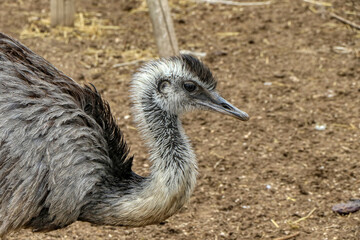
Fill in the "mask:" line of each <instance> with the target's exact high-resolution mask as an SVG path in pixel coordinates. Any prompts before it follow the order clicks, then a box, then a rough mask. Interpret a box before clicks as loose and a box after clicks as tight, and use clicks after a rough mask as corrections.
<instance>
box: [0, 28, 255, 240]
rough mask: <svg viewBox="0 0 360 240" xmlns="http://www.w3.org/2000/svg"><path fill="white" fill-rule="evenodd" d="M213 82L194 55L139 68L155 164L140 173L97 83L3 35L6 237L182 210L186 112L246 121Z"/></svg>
mask: <svg viewBox="0 0 360 240" xmlns="http://www.w3.org/2000/svg"><path fill="white" fill-rule="evenodd" d="M215 88H216V80H215V79H214V77H213V75H212V74H211V72H210V70H209V69H208V68H207V67H206V66H205V65H204V64H203V63H201V62H200V61H199V60H198V59H196V58H194V57H192V56H189V55H181V56H177V57H172V58H167V59H160V60H156V61H152V62H150V63H148V64H146V65H144V66H143V67H142V68H140V70H139V71H138V72H137V73H136V74H135V75H134V76H133V79H132V87H131V89H132V100H133V104H134V107H133V110H134V117H135V121H136V122H137V123H138V126H139V129H140V131H141V133H142V135H143V137H144V139H145V140H146V143H147V145H148V147H149V155H150V161H151V163H152V166H151V173H150V175H149V176H147V177H142V176H139V175H137V174H135V173H134V172H133V171H132V170H131V165H132V157H130V156H129V154H128V153H129V149H128V147H127V145H126V143H125V140H124V138H123V135H122V133H121V131H120V129H119V127H118V126H117V124H116V122H115V120H114V118H113V116H112V115H111V112H110V108H109V106H108V104H107V103H106V102H105V101H104V100H103V99H102V98H101V96H100V94H99V93H98V92H97V91H96V89H95V88H94V87H89V86H85V87H82V86H80V85H79V84H77V83H76V82H75V81H73V80H72V79H71V78H69V77H67V76H66V75H64V74H63V73H62V72H60V71H59V70H57V69H56V68H55V67H53V66H52V65H51V64H50V63H48V62H47V61H46V60H44V59H43V58H41V57H40V56H38V55H36V54H35V53H33V52H32V51H30V50H29V49H28V48H26V47H25V46H24V45H22V44H21V43H19V42H17V41H15V40H14V39H12V38H10V37H8V36H6V35H4V34H0V236H4V235H5V234H6V233H8V232H9V231H13V230H16V229H19V228H24V227H25V228H32V229H34V230H35V231H50V230H54V229H58V228H62V227H65V226H67V225H69V224H71V223H73V222H74V221H77V220H81V221H88V222H91V223H95V224H108V225H124V226H144V225H148V224H153V223H159V222H161V221H163V220H165V219H166V218H168V217H170V216H171V215H173V214H174V213H176V212H177V211H178V210H179V209H180V208H181V207H182V206H183V205H184V204H185V203H186V202H187V201H188V199H189V197H190V195H191V193H192V191H193V189H194V186H195V182H196V175H197V164H196V159H195V155H194V152H193V150H192V149H191V146H190V143H189V140H188V138H187V136H186V135H185V133H184V130H183V128H182V125H181V121H180V119H179V117H180V116H181V115H182V114H183V113H185V112H187V111H189V110H194V109H203V110H214V111H217V112H220V113H224V114H228V115H231V116H233V117H235V118H238V119H240V120H248V115H247V114H246V113H245V112H242V111H241V110H239V109H237V108H236V107H234V106H232V105H231V104H230V103H229V102H227V101H226V100H225V99H223V98H222V97H221V96H220V95H219V94H218V93H217V92H216V90H215Z"/></svg>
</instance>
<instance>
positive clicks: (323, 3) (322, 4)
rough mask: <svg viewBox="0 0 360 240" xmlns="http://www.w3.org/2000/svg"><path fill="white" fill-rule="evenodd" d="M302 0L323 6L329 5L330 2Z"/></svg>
mask: <svg viewBox="0 0 360 240" xmlns="http://www.w3.org/2000/svg"><path fill="white" fill-rule="evenodd" d="M303 1H304V2H307V3H312V4H315V5H319V6H325V7H331V6H332V4H331V3H328V2H321V1H314V0H303Z"/></svg>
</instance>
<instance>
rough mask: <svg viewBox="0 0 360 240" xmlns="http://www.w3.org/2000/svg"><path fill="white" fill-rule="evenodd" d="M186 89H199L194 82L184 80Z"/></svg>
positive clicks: (191, 90) (189, 90)
mask: <svg viewBox="0 0 360 240" xmlns="http://www.w3.org/2000/svg"><path fill="white" fill-rule="evenodd" d="M184 89H185V90H186V91H188V92H193V91H195V90H196V89H197V86H196V84H195V83H193V82H184Z"/></svg>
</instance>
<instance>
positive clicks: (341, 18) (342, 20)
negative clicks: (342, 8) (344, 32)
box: [330, 13, 360, 30]
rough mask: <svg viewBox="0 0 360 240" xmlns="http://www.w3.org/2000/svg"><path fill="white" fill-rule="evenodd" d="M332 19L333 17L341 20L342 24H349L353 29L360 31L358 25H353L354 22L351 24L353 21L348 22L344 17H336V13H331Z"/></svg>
mask: <svg viewBox="0 0 360 240" xmlns="http://www.w3.org/2000/svg"><path fill="white" fill-rule="evenodd" d="M330 17H333V18H335V19H337V20H339V21H340V22H342V23H345V24H348V25H350V26H351V27H353V28H356V29H358V30H360V25H357V24H356V23H353V22H351V21H349V20H347V19H345V18H343V17H340V16H338V15H336V14H335V13H330Z"/></svg>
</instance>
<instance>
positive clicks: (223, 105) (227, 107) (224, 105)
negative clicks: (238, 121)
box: [221, 103, 231, 110]
mask: <svg viewBox="0 0 360 240" xmlns="http://www.w3.org/2000/svg"><path fill="white" fill-rule="evenodd" d="M221 106H222V107H223V108H225V109H227V110H231V107H230V106H229V105H228V104H226V103H222V104H221Z"/></svg>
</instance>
